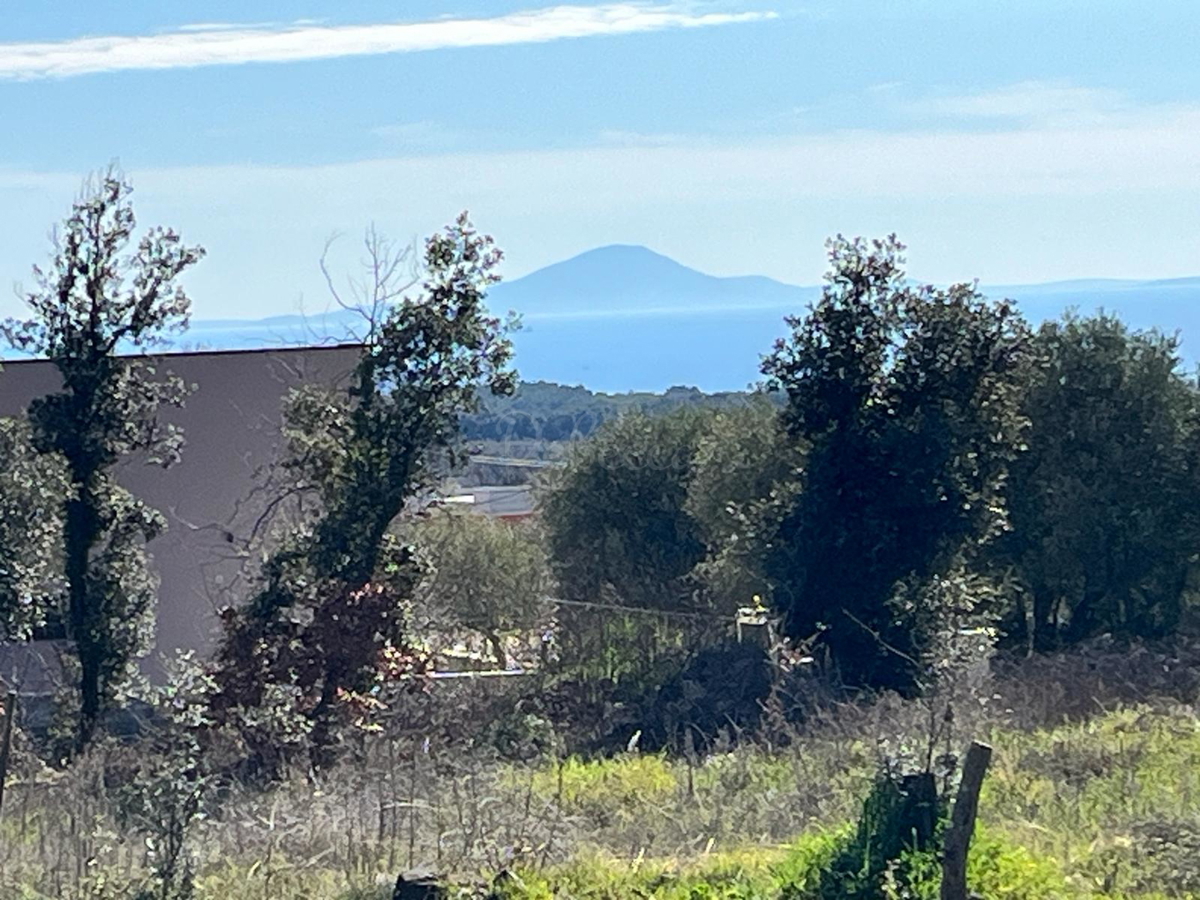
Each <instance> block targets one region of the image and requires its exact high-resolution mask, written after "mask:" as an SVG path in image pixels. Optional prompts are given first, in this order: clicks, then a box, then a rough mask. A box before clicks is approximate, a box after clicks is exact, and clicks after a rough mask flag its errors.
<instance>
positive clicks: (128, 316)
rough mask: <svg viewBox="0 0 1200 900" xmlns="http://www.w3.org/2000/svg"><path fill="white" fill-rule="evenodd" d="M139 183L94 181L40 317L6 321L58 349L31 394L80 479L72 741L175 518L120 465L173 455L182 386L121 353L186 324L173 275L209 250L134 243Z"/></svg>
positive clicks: (47, 349) (122, 669) (156, 231)
mask: <svg viewBox="0 0 1200 900" xmlns="http://www.w3.org/2000/svg"><path fill="white" fill-rule="evenodd" d="M132 190H133V188H132V186H131V184H130V183H129V182H128V181H127V180H126V179H125V178H124V177H123V176H121V175H120V173H118V172H116V171H115V170H113V169H109V170H108V171H106V172H104V173H103V174H101V175H98V176H96V177H95V178H93V179H92V180H91V181H90V182H89V183H88V184H87V185H85V187H84V190H83V193H82V194H81V196H80V197H79V199H77V200H76V201H75V203H74V205H73V208H72V212H71V215H70V216H69V217H68V218H67V219H66V221H65V222H64V223H63V226H62V228H61V229H60V230H59V231H57V232H56V233H55V235H54V248H55V253H54V257H53V260H52V262H51V264H50V266H49V267H48V268H45V269H43V268H41V267H34V277H35V280H36V287H35V289H34V290H32V291H30V292H29V293H28V294H26V296H25V301H26V304H27V305H28V306H29V309H30V313H31V315H30V317H29V318H28V319H27V320H25V321H14V320H12V319H10V320H8V321H7V322H6V323H5V325H4V333H5V335H6V336H7V338H8V340H9V342H10V343H11V344H12V345H13V346H15V347H17V348H19V349H21V350H24V351H27V352H32V353H34V354H37V355H39V356H44V357H46V358H47V359H49V360H51V361H52V362H53V363H54V365H55V366H56V367H57V369H58V372H59V375H60V376H61V379H62V390H61V391H59V392H57V393H54V394H51V395H49V396H47V397H42V398H39V399H38V400H35V401H34V402H33V403H32V404H31V405H30V407H29V419H30V422H31V423H32V430H33V441H34V444H35V446H36V447H37V449H38V450H39V451H41V452H44V453H55V454H58V455H59V456H61V458H62V459H63V460H64V462H65V465H66V470H67V474H68V477H69V480H70V492H69V493H68V494H67V495H66V496H65V500H64V504H65V507H64V514H63V533H62V534H63V559H64V564H63V569H64V577H65V580H66V585H67V591H66V599H65V607H66V608H65V610H64V611H63V614H62V616H61V621H62V623H63V626H64V629H65V633H66V637H67V638H68V639H69V640H70V642H71V645H72V649H73V651H74V655H75V662H76V663H77V665H78V670H79V671H78V701H79V716H78V728H77V731H76V734H75V738H74V745H75V748H74V749H75V750H79V749H82V747H84V746H86V744H87V743H88V742H89V741H90V739H91V736H92V734H93V732H94V731H95V728H96V724H97V722H98V721H99V719H100V716H101V714H102V713H103V712H104V710H105V708H106V707H107V706H108V705H109V704H110V703H111V701H112V699H113V697H114V695H115V692H116V690H117V689H118V688H119V687H120V685H121V684H122V682H123V681H124V680H125V679H126V678H127V677H128V675H129V673H130V667H131V665H132V664H133V662H134V660H135V659H136V658H137V657H138V655H139V654H141V653H142V652H144V651H145V649H146V648H147V647H148V645H149V641H150V638H151V633H152V626H153V623H152V618H151V616H152V613H151V610H152V606H153V602H154V598H155V593H156V589H157V586H156V581H155V578H154V576H153V575H152V573H151V571H150V569H149V567H148V566H147V561H146V555H145V549H144V548H145V544H146V543H147V542H149V541H151V540H153V538H154V537H155V536H157V535H158V534H159V533H160V532H161V531H162V530H163V528H164V527H165V520H164V519H163V518H162V516H161V515H160V514H159V513H157V512H156V511H155V510H152V509H150V508H149V507H147V506H146V505H145V504H143V503H142V502H141V501H139V500H138V499H137V498H136V497H134V496H132V495H131V494H130V493H129V492H128V491H126V490H124V489H123V488H121V487H120V486H118V485H117V484H116V482H115V481H114V479H113V477H112V474H111V470H112V468H113V466H114V465H115V464H116V463H117V462H118V461H119V460H121V459H123V458H125V457H129V456H134V455H140V456H142V457H143V458H145V459H147V460H149V461H151V462H154V463H158V464H161V465H164V466H167V465H170V464H172V463H173V462H175V461H176V460H177V459H178V457H179V452H180V448H181V446H182V441H183V437H182V434H181V432H180V431H179V430H178V429H176V428H174V427H173V426H171V425H169V424H167V423H164V422H163V421H162V420H161V419H160V418H159V409H160V408H161V407H162V406H163V405H181V404H182V402H183V399H184V397H185V396H186V394H187V388H186V386H185V385H184V384H183V383H182V382H181V381H180V380H179V379H178V378H175V377H172V376H171V375H170V374H169V373H165V372H162V371H160V369H159V367H158V366H157V365H156V364H155V363H154V362H153V361H151V360H149V359H147V358H130V357H127V356H120V355H118V354H119V353H122V352H124V353H128V352H130V351H145V350H151V349H153V348H155V347H157V346H160V345H161V344H162V343H163V342H164V341H165V340H166V338H167V336H168V335H169V334H171V333H172V332H176V331H180V330H182V329H184V328H185V327H186V326H187V322H188V311H189V308H190V301H189V300H188V297H187V294H186V293H185V292H184V290H183V288H182V287H180V286H178V284H177V279H178V278H179V276H180V275H182V274H183V272H184V271H185V270H187V269H188V268H190V267H191V266H192V265H193V264H195V263H196V262H198V261H199V260H200V259H202V258H203V256H204V251H203V249H201V248H200V247H194V246H188V245H186V244H184V243H183V240H182V239H181V238H180V237H179V235H178V234H177V233H175V232H174V231H172V230H170V229H165V228H151V229H149V230H148V231H146V232H145V233H144V234H143V235H142V236H141V237H140V238H138V239H137V240H136V242H135V239H134V231H135V229H136V225H137V220H136V218H135V216H134V212H133V206H132V203H131V201H130V195H131V193H132Z"/></svg>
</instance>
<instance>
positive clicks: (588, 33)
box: [0, 3, 776, 80]
mask: <svg viewBox="0 0 1200 900" xmlns="http://www.w3.org/2000/svg"><path fill="white" fill-rule="evenodd" d="M775 16H776V14H775V13H771V12H741V13H697V12H692V11H689V10H688V9H687V8H684V7H678V6H675V5H663V4H655V5H651V4H645V3H609V4H603V5H600V6H578V5H576V6H554V7H547V8H545V9H538V10H531V11H528V12H519V13H513V14H510V15H504V16H497V17H494V18H490V19H437V20H431V21H425V22H403V23H378V24H368V25H340V26H330V25H320V24H312V23H293V24H290V25H265V26H263V25H254V26H240V27H232V26H229V25H226V24H224V23H204V24H201V25H200V26H199V27H197V26H190V27H184V28H180V29H177V30H175V31H170V32H166V33H162V34H146V35H121V36H109V37H87V38H77V39H71V40H64V41H54V42H38V43H7V44H0V79H9V80H13V79H16V80H31V79H39V78H66V77H70V76H75V75H86V74H90V73H95V72H118V71H128V70H137V69H174V68H188V67H195V66H212V65H231V64H236V63H248V62H297V61H302V60H316V59H331V58H335V57H344V56H365V55H374V54H385V53H414V52H418V51H422V50H440V49H447V48H453V47H487V46H499V45H506V44H530V43H544V42H547V41H557V40H565V39H569V38H583V37H595V36H601V35H622V34H635V33H639V32H649V31H665V30H671V29H680V28H704V27H712V26H717V25H731V24H736V23H743V22H755V21H763V20H766V19H771V18H775Z"/></svg>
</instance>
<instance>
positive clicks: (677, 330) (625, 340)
mask: <svg viewBox="0 0 1200 900" xmlns="http://www.w3.org/2000/svg"><path fill="white" fill-rule="evenodd" d="M983 291H984V292H985V293H986V294H988V295H989V296H992V297H1008V298H1011V299H1013V300H1016V301H1017V303H1018V305H1019V306H1020V308H1021V310H1022V311H1023V312H1024V314H1025V316H1026V318H1028V319H1029V320H1030V322H1032V323H1034V324H1035V325H1036V324H1038V323H1040V322H1042V321H1044V320H1046V319H1050V318H1057V317H1059V316H1061V315H1062V313H1063V312H1064V311H1065V310H1066V309H1069V308H1075V309H1077V310H1079V311H1080V312H1081V313H1084V314H1089V313H1094V312H1095V311H1096V310H1098V309H1104V310H1105V311H1107V312H1111V313H1115V314H1116V315H1119V316H1120V317H1121V318H1122V319H1124V320H1125V321H1126V322H1127V323H1128V324H1129V325H1130V326H1131V327H1134V328H1159V329H1161V330H1163V331H1167V332H1175V331H1178V332H1180V333H1181V335H1182V338H1183V355H1184V358H1185V361H1186V363H1187V365H1188V366H1189V367H1190V366H1192V365H1194V364H1195V363H1197V362H1198V361H1200V278H1173V279H1164V280H1159V281H1135V280H1117V279H1086V280H1076V281H1060V282H1053V283H1048V284H1030V285H1003V286H995V287H990V286H986V285H985V286H984V287H983ZM818 293H819V288H816V287H798V286H796V285H790V284H784V283H782V282H779V281H774V280H772V279H770V278H763V277H760V276H746V277H740V278H719V277H716V276H713V275H706V274H704V273H703V272H698V271H696V270H695V269H690V268H688V267H687V266H683V265H680V264H679V263H677V262H675V261H674V260H672V259H669V258H668V257H665V256H663V255H661V254H659V253H655V252H653V251H652V250H648V249H646V248H645V247H635V246H624V245H614V246H610V247H600V248H598V249H596V250H590V251H588V252H587V253H582V254H580V255H579V256H576V257H573V258H571V259H568V260H564V261H563V262H560V263H555V264H554V265H551V266H547V267H546V268H544V269H539V270H538V271H536V272H533V273H531V274H529V275H526V276H524V277H523V278H517V279H515V280H513V281H511V282H503V283H501V284H499V285H497V286H496V287H495V288H494V289H493V290H492V293H491V296H490V297H489V305H490V306H491V308H492V309H493V310H495V311H496V312H503V311H506V310H509V309H512V310H515V311H517V312H518V313H520V314H521V315H522V329H521V331H519V332H518V333H517V334H516V336H515V338H514V340H515V342H516V348H517V357H516V363H517V366H518V368H519V369H520V372H521V376H522V377H523V378H524V379H526V380H529V381H538V380H541V381H552V382H558V383H560V384H582V385H586V386H587V387H588V388H590V389H591V390H593V391H605V392H609V393H623V392H627V391H662V390H664V389H666V388H668V387H670V386H672V385H692V386H696V387H699V388H701V389H702V390H705V391H710V392H712V391H726V390H739V389H741V388H744V387H746V386H747V384H749V383H750V382H752V381H755V380H756V379H757V378H758V367H759V362H760V359H761V356H762V354H764V353H767V352H769V351H770V349H771V345H772V343H773V342H774V341H775V339H776V338H778V337H781V336H783V335H784V334H785V332H786V330H787V328H786V326H785V325H784V322H783V317H784V316H785V315H787V314H789V313H803V312H804V310H805V309H806V307H807V306H808V304H809V303H810V302H811V301H812V300H813V299H815V298H816V297H817V296H818ZM356 324H358V323H357V322H356V317H355V316H354V314H353V313H347V312H345V311H344V310H334V311H333V312H328V313H318V314H315V315H308V316H301V315H292V316H275V317H272V318H270V319H261V320H253V321H252V320H246V321H240V320H229V319H225V320H220V321H205V320H202V319H201V320H197V321H194V322H193V323H192V327H191V328H190V329H189V331H188V332H187V334H186V335H184V337H183V338H182V340H180V341H179V342H178V343H177V348H178V349H181V350H185V349H187V350H194V349H248V348H260V347H276V346H294V345H297V344H317V343H333V342H338V341H344V340H347V339H348V338H350V337H351V336H352V333H353V332H352V330H353V328H354V326H355V325H356Z"/></svg>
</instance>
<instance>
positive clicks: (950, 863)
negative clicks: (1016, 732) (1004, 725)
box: [942, 741, 992, 900]
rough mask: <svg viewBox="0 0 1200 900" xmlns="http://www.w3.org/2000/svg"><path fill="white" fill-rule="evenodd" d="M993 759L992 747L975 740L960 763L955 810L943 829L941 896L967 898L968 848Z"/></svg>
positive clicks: (951, 899)
mask: <svg viewBox="0 0 1200 900" xmlns="http://www.w3.org/2000/svg"><path fill="white" fill-rule="evenodd" d="M991 760H992V748H991V747H989V746H988V745H987V744H981V743H979V742H978V741H975V742H974V743H972V744H971V749H970V750H968V751H967V758H966V761H965V762H964V763H963V775H962V781H961V782H960V783H959V785H958V795H957V796H956V797H955V798H954V812H953V813H951V815H950V827H949V828H948V829H947V830H946V844H945V852H944V854H943V856H942V900H968V895H967V851H968V850H970V849H971V835H972V834H974V832H975V815H976V813H977V812H978V811H979V790H980V788H982V787H983V776H984V775H986V774H987V767H988V763H989V762H991Z"/></svg>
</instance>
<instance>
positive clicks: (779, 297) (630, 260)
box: [489, 244, 817, 318]
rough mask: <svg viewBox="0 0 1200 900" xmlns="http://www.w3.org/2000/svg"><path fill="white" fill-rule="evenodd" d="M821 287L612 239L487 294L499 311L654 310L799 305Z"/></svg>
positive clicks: (554, 313) (568, 313) (534, 314)
mask: <svg viewBox="0 0 1200 900" xmlns="http://www.w3.org/2000/svg"><path fill="white" fill-rule="evenodd" d="M816 295H817V289H816V288H802V287H796V286H795V285H791V284H784V283H783V282H780V281H775V280H774V279H771V278H765V277H763V276H761V275H747V276H742V277H736V278H721V277H717V276H715V275H706V274H704V273H703V272H698V271H696V270H695V269H689V268H688V267H687V266H684V265H681V264H680V263H677V262H675V260H673V259H670V258H668V257H666V256H663V255H662V254H660V253H655V252H654V251H653V250H649V249H647V248H645V247H637V246H630V245H626V244H613V245H611V246H608V247H599V248H597V249H595V250H589V251H587V252H586V253H581V254H580V255H579V256H575V257H572V258H571V259H568V260H564V261H563V262H560V263H554V264H553V265H550V266H546V268H544V269H538V270H537V271H536V272H533V273H531V274H529V275H526V276H525V277H523V278H517V279H515V280H513V281H509V282H501V283H500V284H499V285H497V286H496V287H495V288H493V290H492V292H491V295H490V297H489V299H490V301H491V305H492V307H493V308H495V309H513V310H516V311H517V312H519V313H521V314H522V315H525V316H530V317H537V318H541V317H544V316H576V315H587V316H597V315H612V314H614V313H633V314H649V313H655V312H663V311H667V310H691V309H722V310H731V309H775V308H785V307H791V308H795V309H799V308H800V307H802V306H803V305H804V304H805V303H807V302H808V301H809V300H810V299H812V298H813V297H815V296H816Z"/></svg>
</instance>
